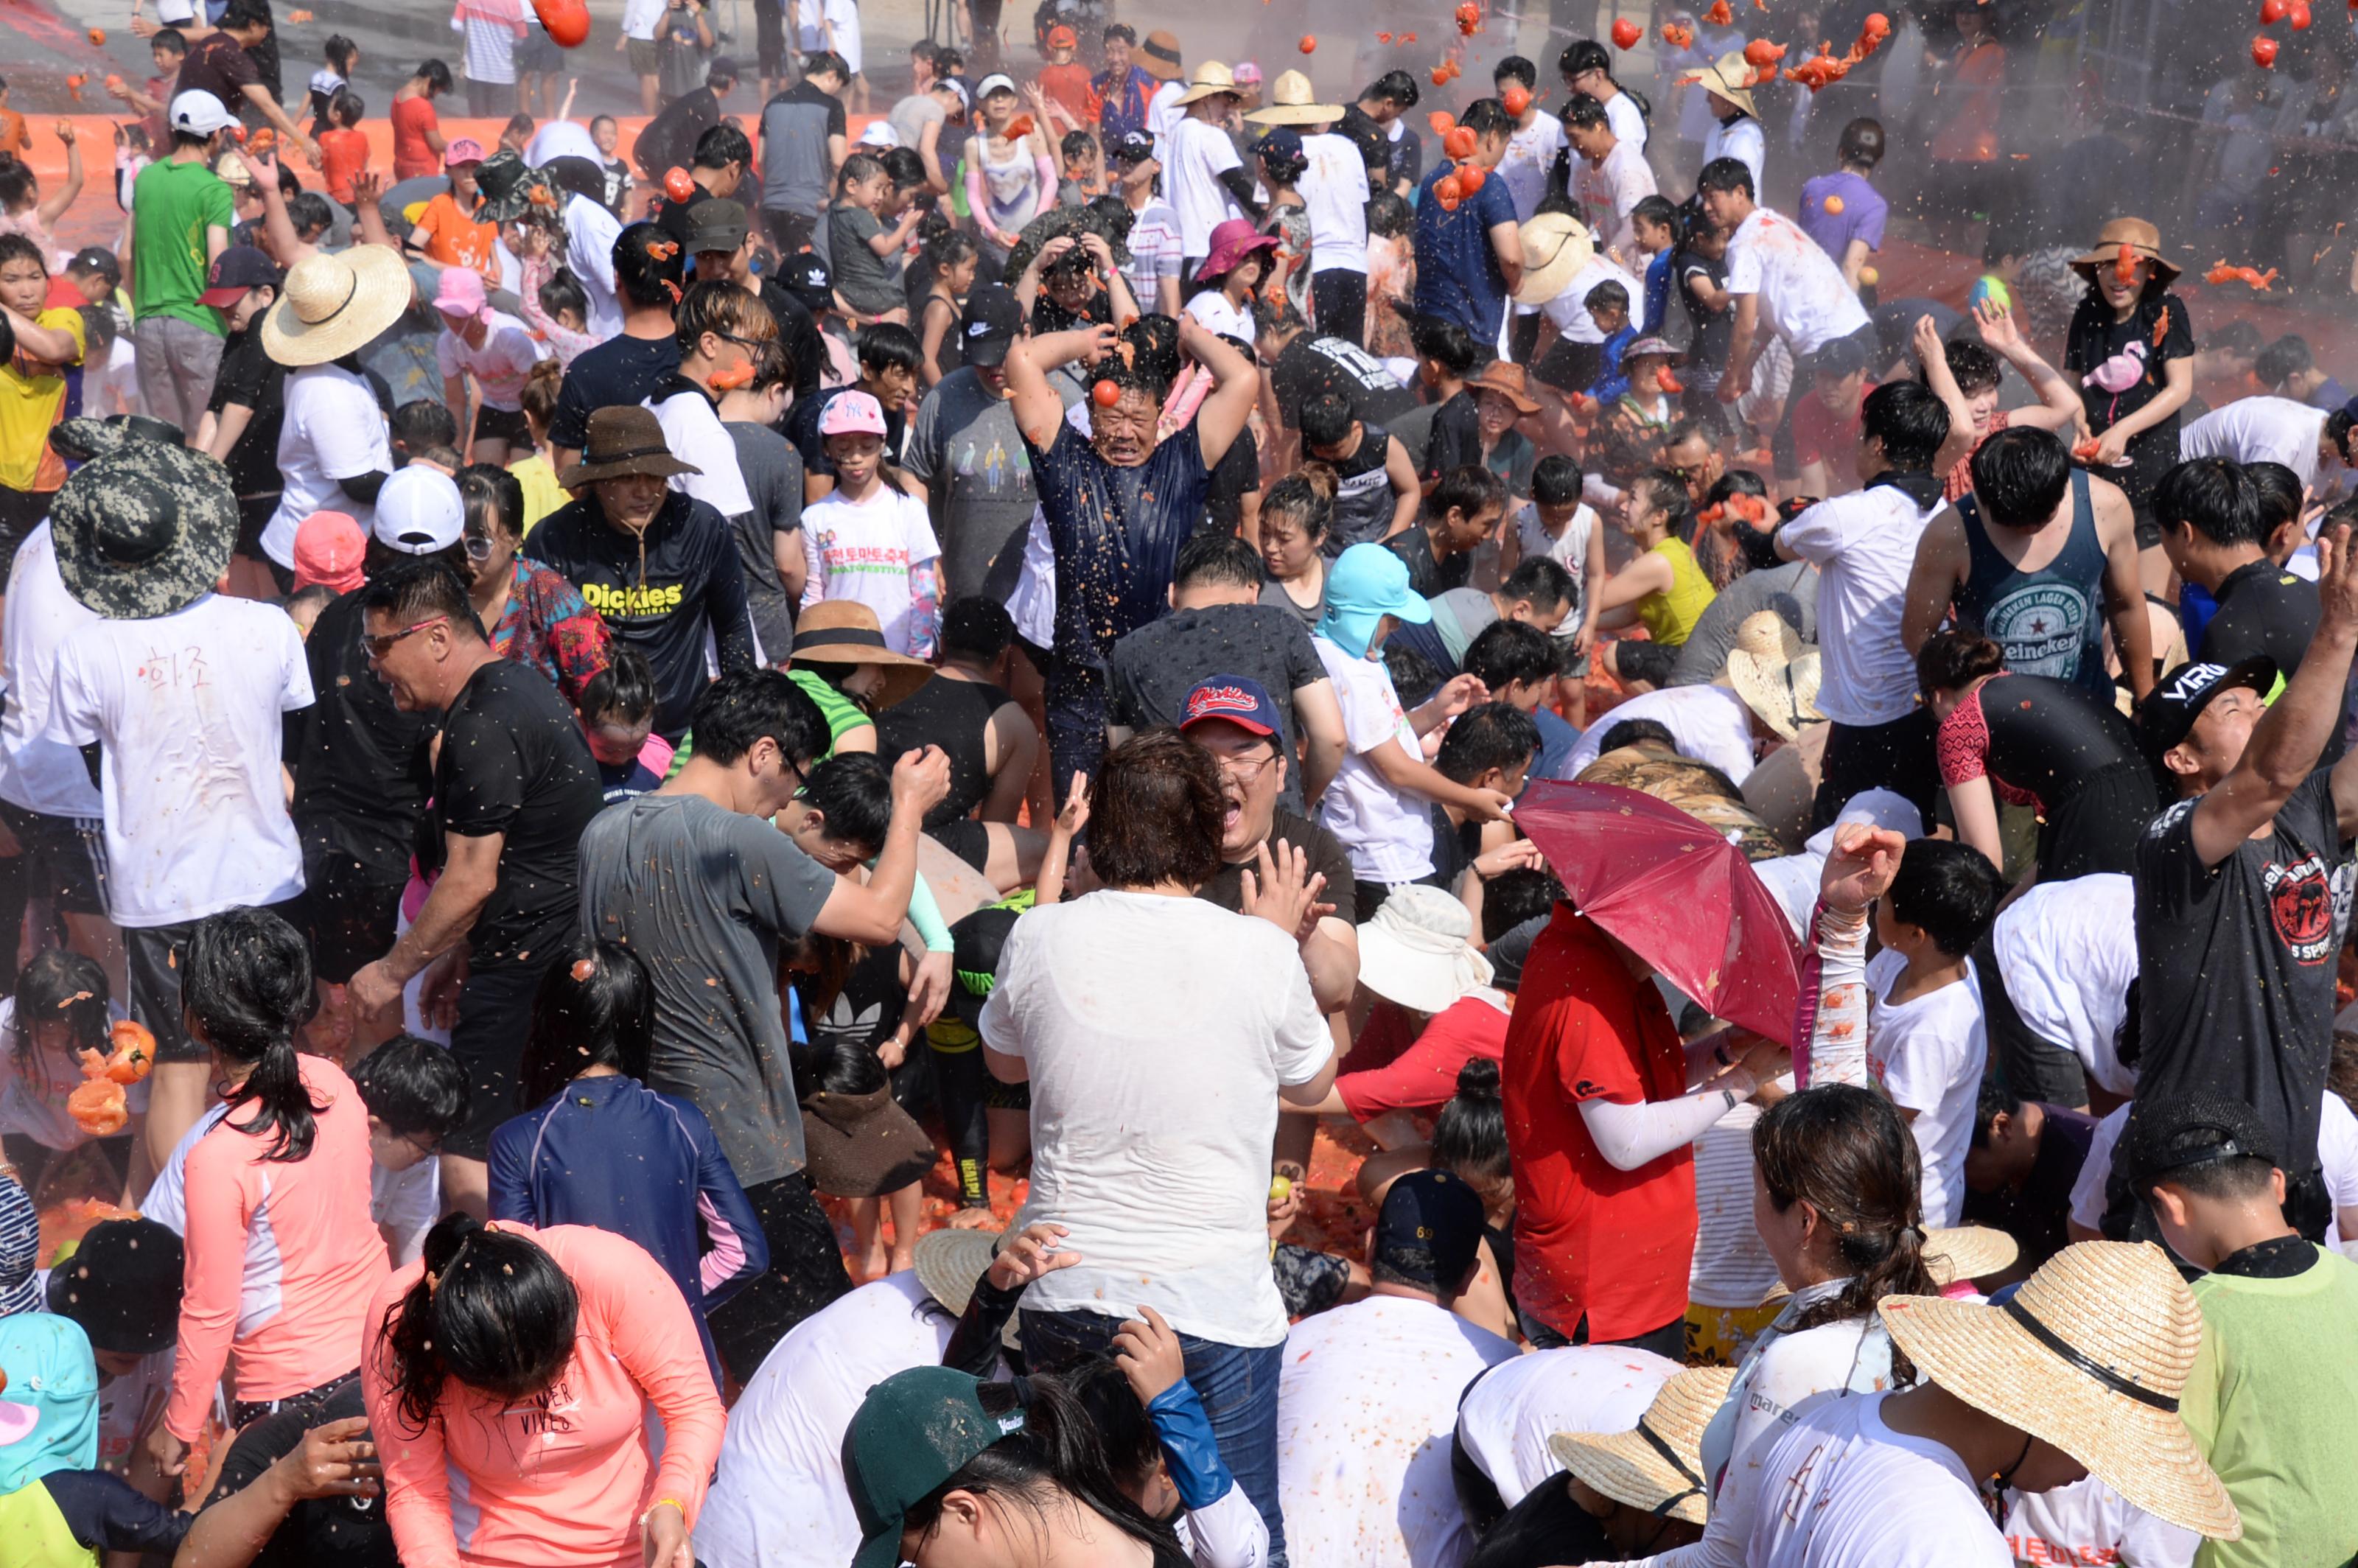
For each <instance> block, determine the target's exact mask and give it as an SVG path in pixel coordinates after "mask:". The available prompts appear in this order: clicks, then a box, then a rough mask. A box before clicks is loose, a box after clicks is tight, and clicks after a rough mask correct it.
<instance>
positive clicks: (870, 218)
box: [827, 201, 909, 316]
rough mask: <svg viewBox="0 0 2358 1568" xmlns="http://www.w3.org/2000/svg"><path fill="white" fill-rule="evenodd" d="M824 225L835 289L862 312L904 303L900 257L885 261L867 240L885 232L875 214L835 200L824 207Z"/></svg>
mask: <svg viewBox="0 0 2358 1568" xmlns="http://www.w3.org/2000/svg"><path fill="white" fill-rule="evenodd" d="M827 231H828V246H829V249H830V250H831V251H832V252H833V253H834V254H833V255H832V256H831V258H830V259H829V261H828V263H827V265H829V266H832V267H833V268H834V269H835V291H836V292H837V293H838V294H840V295H842V296H843V297H844V298H846V299H848V300H849V301H850V302H851V308H853V309H854V310H857V311H859V312H860V314H861V315H863V316H882V315H883V314H884V313H885V312H886V311H887V310H899V309H902V308H904V307H906V306H907V304H908V303H909V300H908V297H907V295H906V293H905V292H904V291H903V288H902V287H901V265H900V258H899V257H898V256H894V257H892V259H891V260H889V261H888V260H887V259H885V258H884V257H882V256H880V255H878V254H876V252H875V250H874V249H873V248H872V247H871V246H870V244H869V243H868V242H869V241H871V240H872V239H874V238H875V237H876V236H877V235H879V234H881V233H882V232H884V225H883V224H882V222H879V221H878V219H877V217H876V214H875V213H873V212H871V211H869V210H868V209H867V208H865V207H854V206H853V205H852V204H851V203H850V202H849V201H838V202H837V203H836V204H835V205H834V206H833V207H831V208H829V209H828V210H827Z"/></svg>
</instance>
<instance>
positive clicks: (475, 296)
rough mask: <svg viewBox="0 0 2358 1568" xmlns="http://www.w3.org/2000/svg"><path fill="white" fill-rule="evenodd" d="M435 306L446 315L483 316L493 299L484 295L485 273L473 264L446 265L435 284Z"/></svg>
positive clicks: (488, 311)
mask: <svg viewBox="0 0 2358 1568" xmlns="http://www.w3.org/2000/svg"><path fill="white" fill-rule="evenodd" d="M434 308H435V309H437V310H438V311H440V312H441V313H442V314H443V315H445V316H461V317H463V316H483V315H488V314H490V312H491V308H492V306H491V301H490V300H488V299H486V298H485V297H483V275H482V274H481V273H480V272H477V271H476V270H475V269H474V268H473V267H471V266H446V267H444V268H443V269H442V277H441V280H440V281H439V282H438V283H437V284H436V285H435V286H434Z"/></svg>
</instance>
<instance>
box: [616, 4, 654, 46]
mask: <svg viewBox="0 0 2358 1568" xmlns="http://www.w3.org/2000/svg"><path fill="white" fill-rule="evenodd" d="M663 14H664V0H622V36H623V37H624V38H637V39H639V40H640V41H642V42H648V43H651V42H653V41H654V36H655V24H656V23H658V22H660V21H662V20H663Z"/></svg>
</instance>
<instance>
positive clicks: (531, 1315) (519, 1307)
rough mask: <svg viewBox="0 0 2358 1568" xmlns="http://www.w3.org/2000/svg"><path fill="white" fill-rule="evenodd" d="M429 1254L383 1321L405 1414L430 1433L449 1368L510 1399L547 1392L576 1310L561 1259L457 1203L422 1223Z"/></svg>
mask: <svg viewBox="0 0 2358 1568" xmlns="http://www.w3.org/2000/svg"><path fill="white" fill-rule="evenodd" d="M424 1261H425V1265H426V1267H425V1271H424V1272H423V1273H421V1274H420V1275H419V1276H418V1278H417V1282H416V1284H414V1285H412V1286H410V1287H409V1290H408V1291H407V1292H406V1293H405V1294H404V1295H403V1296H402V1298H401V1300H400V1301H399V1302H397V1303H395V1305H394V1308H393V1310H392V1311H391V1312H390V1313H387V1314H385V1320H384V1325H383V1326H382V1327H381V1328H379V1329H378V1331H377V1343H378V1345H379V1346H380V1348H381V1350H382V1351H383V1353H384V1359H385V1362H386V1369H385V1382H386V1384H387V1385H388V1386H389V1387H390V1388H391V1389H392V1390H393V1392H394V1395H395V1411H397V1412H398V1414H399V1417H400V1420H401V1422H402V1424H404V1425H405V1426H406V1427H407V1428H408V1429H409V1430H410V1431H411V1432H412V1433H424V1432H425V1430H426V1427H427V1422H431V1421H432V1420H433V1419H434V1415H435V1411H436V1409H437V1407H438V1404H439V1403H440V1400H441V1397H442V1385H443V1384H444V1383H445V1382H446V1381H448V1380H449V1379H453V1378H455V1379H458V1380H459V1381H460V1382H461V1383H463V1384H465V1385H466V1386H467V1387H469V1388H471V1389H473V1390H478V1391H479V1392H481V1393H483V1394H487V1395H489V1396H491V1397H492V1398H493V1399H497V1400H505V1401H506V1402H508V1403H510V1404H514V1403H516V1402H518V1401H520V1400H527V1399H531V1398H533V1397H534V1396H535V1395H539V1394H542V1393H545V1392H546V1391H547V1390H548V1388H549V1386H550V1385H551V1384H553V1383H555V1382H556V1381H557V1374H558V1373H560V1372H562V1371H564V1370H565V1365H566V1363H567V1362H568V1361H569V1360H570V1359H572V1357H573V1336H574V1326H575V1320H576V1318H577V1316H578V1315H579V1311H580V1297H579V1294H578V1293H577V1292H575V1291H574V1288H573V1281H571V1280H569V1279H568V1278H566V1275H565V1271H564V1270H563V1269H560V1268H559V1267H557V1260H556V1259H554V1258H552V1257H550V1256H549V1255H548V1253H547V1252H546V1250H545V1249H543V1248H542V1247H541V1246H540V1244H539V1243H537V1242H535V1241H534V1240H533V1239H532V1238H529V1237H525V1236H520V1235H517V1234H516V1233H515V1232H514V1231H507V1230H493V1229H491V1228H490V1227H487V1226H485V1225H484V1224H483V1222H482V1221H481V1220H479V1219H476V1218H475V1217H472V1216H471V1215H467V1214H462V1213H452V1214H449V1215H447V1216H445V1217H443V1218H442V1219H441V1220H440V1221H439V1222H438V1224H437V1225H436V1226H435V1227H434V1228H433V1229H431V1230H429V1231H427V1233H426V1246H425V1250H424Z"/></svg>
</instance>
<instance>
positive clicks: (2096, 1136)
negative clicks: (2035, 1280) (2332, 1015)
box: [2009, 993, 2333, 1230]
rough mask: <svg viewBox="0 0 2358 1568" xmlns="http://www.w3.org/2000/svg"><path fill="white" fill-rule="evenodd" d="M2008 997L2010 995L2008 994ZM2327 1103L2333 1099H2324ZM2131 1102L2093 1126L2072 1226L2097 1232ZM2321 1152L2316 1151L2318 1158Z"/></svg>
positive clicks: (2075, 1185)
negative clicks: (2117, 1146)
mask: <svg viewBox="0 0 2358 1568" xmlns="http://www.w3.org/2000/svg"><path fill="white" fill-rule="evenodd" d="M2009 994H2011V993H2009ZM2325 1098H2328V1099H2331V1098H2333V1097H2332V1096H2331V1095H2328V1096H2326V1097H2325ZM2135 1103H2136V1102H2135V1101H2130V1102H2128V1103H2127V1104H2124V1105H2116V1106H2115V1107H2114V1108H2112V1111H2111V1112H2110V1113H2109V1114H2108V1115H2106V1116H2105V1117H2104V1119H2103V1120H2101V1121H2099V1122H2097V1123H2096V1130H2095V1131H2094V1132H2093V1134H2092V1135H2090V1137H2089V1139H2088V1157H2087V1159H2085V1160H2083V1161H2082V1162H2081V1163H2080V1174H2079V1176H2078V1177H2077V1178H2076V1179H2075V1180H2074V1181H2073V1182H2072V1183H2071V1213H2070V1215H2069V1218H2070V1219H2071V1223H2072V1224H2074V1225H2080V1226H2084V1227H2087V1228H2088V1229H2090V1230H2101V1229H2103V1228H2104V1210H2105V1208H2106V1207H2107V1206H2109V1201H2110V1200H2109V1199H2108V1198H2107V1196H2106V1195H2105V1192H2104V1185H2105V1184H2106V1183H2107V1182H2109V1181H2110V1180H2111V1179H2112V1174H2113V1150H2114V1147H2115V1145H2117V1144H2118V1143H2119V1142H2120V1141H2121V1130H2122V1129H2123V1128H2125V1127H2126V1126H2128V1124H2129V1110H2130V1108H2131V1107H2132V1106H2134V1105H2135ZM2318 1152H2319V1154H2320V1156H2321V1155H2322V1154H2323V1153H2324V1152H2325V1151H2324V1150H2323V1148H2322V1147H2320V1149H2319V1150H2318Z"/></svg>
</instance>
